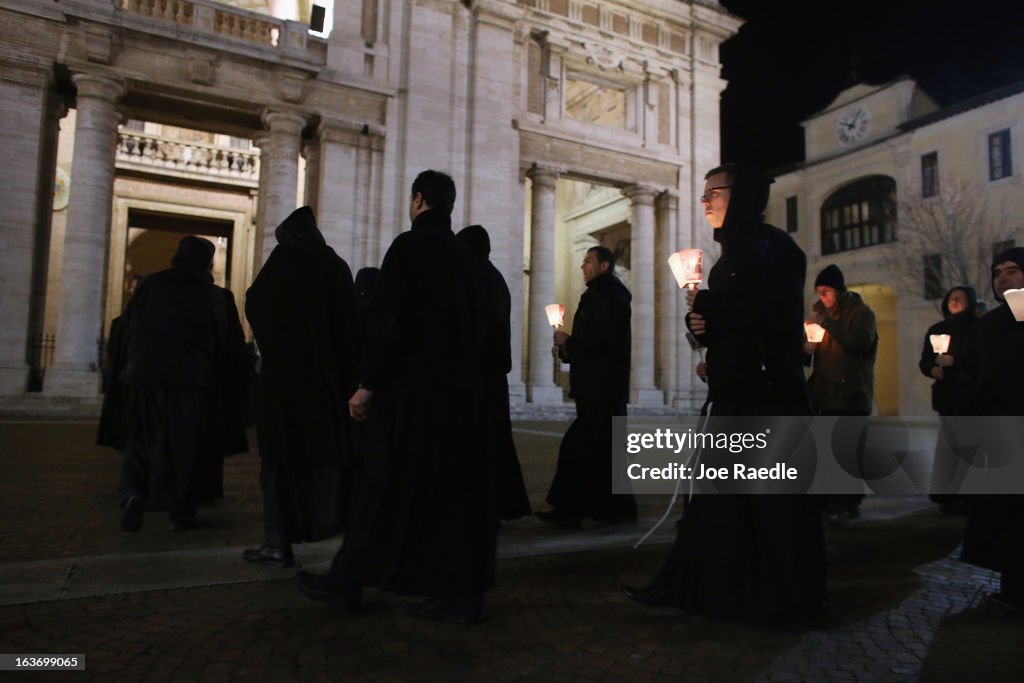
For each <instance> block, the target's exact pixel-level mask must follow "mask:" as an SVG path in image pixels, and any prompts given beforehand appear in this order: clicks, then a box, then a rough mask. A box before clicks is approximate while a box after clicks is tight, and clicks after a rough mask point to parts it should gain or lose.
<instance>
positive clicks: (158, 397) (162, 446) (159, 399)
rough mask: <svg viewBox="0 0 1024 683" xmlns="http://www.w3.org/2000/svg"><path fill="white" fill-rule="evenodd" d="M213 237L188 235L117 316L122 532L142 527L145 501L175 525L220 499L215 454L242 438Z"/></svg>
mask: <svg viewBox="0 0 1024 683" xmlns="http://www.w3.org/2000/svg"><path fill="white" fill-rule="evenodd" d="M214 251H215V248H214V246H213V243H212V242H210V241H209V240H207V239H203V238H201V237H194V236H192V235H189V236H187V237H185V238H183V239H182V240H181V243H180V244H179V245H178V251H177V253H175V255H174V258H173V259H172V260H171V267H170V268H169V269H167V270H162V271H160V272H158V273H153V274H152V275H148V276H147V277H145V278H144V279H143V280H142V281H141V283H140V284H139V285H138V288H137V289H136V290H135V296H134V297H133V298H132V301H131V303H130V304H129V305H128V308H127V309H126V310H125V312H124V314H123V316H122V325H123V326H124V327H125V328H126V330H127V332H126V337H125V345H126V347H127V350H126V351H125V361H124V364H123V367H122V369H121V372H120V375H119V378H120V380H121V381H122V382H123V383H125V384H127V385H128V386H129V396H128V415H129V417H128V437H127V440H126V446H125V454H124V467H123V469H122V474H121V484H120V497H121V508H122V515H121V529H122V530H123V531H126V532H136V531H139V530H140V529H141V528H142V519H143V513H144V510H145V509H146V507H149V508H151V509H157V510H165V511H167V513H168V514H169V516H170V518H171V526H172V528H174V529H187V528H190V527H192V526H194V525H195V512H196V507H197V506H198V505H199V504H200V503H201V502H203V501H207V500H210V499H213V498H220V497H223V495H224V493H223V482H224V456H225V455H232V454H235V453H244V452H245V451H247V450H249V447H248V443H247V442H246V437H245V419H244V413H245V403H246V397H245V387H246V385H247V373H248V369H247V368H246V366H245V361H246V358H247V355H246V349H245V337H244V334H243V332H242V325H241V323H240V322H239V319H238V309H237V308H236V307H235V300H234V298H233V297H232V295H231V292H229V291H227V290H226V289H223V288H221V287H218V286H216V285H215V284H213V276H212V275H211V274H210V273H211V270H212V268H213V255H214Z"/></svg>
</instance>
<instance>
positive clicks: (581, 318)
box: [536, 247, 637, 529]
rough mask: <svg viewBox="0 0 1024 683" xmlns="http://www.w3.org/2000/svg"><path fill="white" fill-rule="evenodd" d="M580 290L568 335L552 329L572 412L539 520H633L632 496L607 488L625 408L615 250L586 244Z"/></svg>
mask: <svg viewBox="0 0 1024 683" xmlns="http://www.w3.org/2000/svg"><path fill="white" fill-rule="evenodd" d="M580 269H581V270H582V271H583V282H584V283H585V284H586V287H587V289H586V291H585V292H583V295H582V296H581V297H580V303H579V306H577V308H576V314H575V315H574V316H573V319H572V335H568V334H566V333H565V332H562V331H561V330H555V332H554V343H555V346H556V347H557V349H558V355H559V357H560V358H561V359H562V360H564V361H567V362H568V363H569V396H570V397H571V398H573V399H575V401H576V419H575V420H573V423H572V424H571V425H569V429H568V430H566V432H565V436H564V437H563V438H562V443H561V446H560V447H559V449H558V464H557V466H556V468H555V478H554V479H553V480H552V482H551V488H550V489H549V490H548V495H547V502H548V504H550V505H551V509H550V510H539V511H537V513H536V514H537V517H538V518H539V519H541V520H542V521H545V522H547V523H549V524H554V525H555V526H560V527H563V528H567V529H575V528H577V527H579V526H580V523H581V520H582V519H583V518H584V517H590V518H592V519H593V520H594V521H596V522H608V523H613V524H614V523H625V522H635V521H636V517H637V508H636V498H635V497H634V496H633V494H629V493H620V494H614V493H612V445H613V442H612V418H613V417H614V416H622V415H625V414H626V401H627V400H628V398H629V358H630V338H631V335H630V333H631V330H630V324H631V323H630V316H631V314H632V310H631V308H630V301H631V300H632V298H633V297H632V295H630V293H629V290H628V289H626V286H625V285H623V284H622V281H621V280H619V278H617V277H616V276H615V255H614V254H613V253H612V252H611V251H610V250H609V249H607V248H606V247H592V248H591V249H589V250H588V251H587V254H586V256H585V257H584V259H583V265H582V266H580Z"/></svg>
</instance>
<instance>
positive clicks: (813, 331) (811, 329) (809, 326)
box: [804, 323, 825, 344]
mask: <svg viewBox="0 0 1024 683" xmlns="http://www.w3.org/2000/svg"><path fill="white" fill-rule="evenodd" d="M804 334H805V335H807V341H809V342H811V343H812V344H817V343H818V342H820V341H821V340H822V339H824V338H825V328H824V327H822V326H821V325H819V324H818V323H804Z"/></svg>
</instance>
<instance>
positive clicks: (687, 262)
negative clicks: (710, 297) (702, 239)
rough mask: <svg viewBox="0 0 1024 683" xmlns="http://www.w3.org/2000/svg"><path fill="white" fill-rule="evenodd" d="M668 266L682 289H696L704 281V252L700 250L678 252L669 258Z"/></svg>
mask: <svg viewBox="0 0 1024 683" xmlns="http://www.w3.org/2000/svg"><path fill="white" fill-rule="evenodd" d="M668 265H669V268H671V269H672V274H673V275H674V276H675V278H676V282H677V283H679V288H680V289H682V288H683V287H691V286H692V287H696V286H697V285H699V284H700V283H701V281H702V280H703V279H704V252H702V251H701V250H700V249H683V250H682V251H677V252H676V253H674V254H672V255H671V256H669V257H668Z"/></svg>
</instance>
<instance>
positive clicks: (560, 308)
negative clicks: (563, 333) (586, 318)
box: [544, 304, 565, 327]
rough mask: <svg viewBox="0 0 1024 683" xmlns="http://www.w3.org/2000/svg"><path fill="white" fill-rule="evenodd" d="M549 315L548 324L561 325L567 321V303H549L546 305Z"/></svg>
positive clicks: (552, 325) (546, 311)
mask: <svg viewBox="0 0 1024 683" xmlns="http://www.w3.org/2000/svg"><path fill="white" fill-rule="evenodd" d="M544 312H545V313H547V316H548V324H549V325H551V327H561V326H562V323H563V322H565V304H548V305H547V306H545V307H544Z"/></svg>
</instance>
